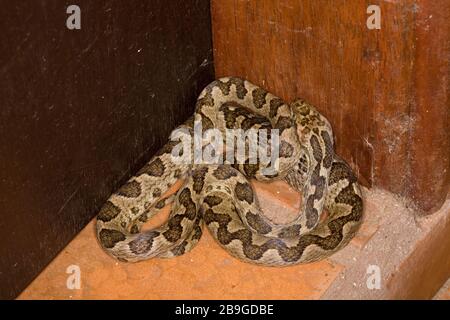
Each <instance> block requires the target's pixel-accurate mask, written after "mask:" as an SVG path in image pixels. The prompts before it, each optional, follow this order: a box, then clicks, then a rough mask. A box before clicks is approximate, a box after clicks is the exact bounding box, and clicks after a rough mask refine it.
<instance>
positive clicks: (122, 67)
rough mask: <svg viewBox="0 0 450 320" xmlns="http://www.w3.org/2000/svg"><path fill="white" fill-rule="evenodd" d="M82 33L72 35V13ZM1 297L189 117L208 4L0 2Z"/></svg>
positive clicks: (209, 72) (202, 79) (201, 76)
mask: <svg viewBox="0 0 450 320" xmlns="http://www.w3.org/2000/svg"><path fill="white" fill-rule="evenodd" d="M72 3H76V4H77V5H78V6H79V7H80V8H81V30H68V29H67V28H66V19H67V17H68V14H67V13H66V8H67V6H68V5H70V4H72ZM0 4H1V8H2V9H1V11H0V30H1V32H0V108H1V109H0V174H1V176H0V213H1V216H0V259H1V260H0V298H3V299H5V298H13V297H15V296H16V295H17V294H18V293H20V291H21V290H22V289H24V287H25V286H26V285H27V284H28V283H29V282H30V281H31V280H32V279H33V278H34V277H35V276H36V275H37V274H38V273H39V272H40V271H41V270H42V269H43V268H44V267H45V266H46V265H47V264H48V263H49V262H50V261H51V259H52V258H53V257H55V255H56V254H57V253H58V252H59V251H60V250H61V249H62V248H63V247H64V246H65V245H66V244H67V243H68V242H69V241H70V240H71V239H72V238H73V237H74V235H75V234H76V233H77V232H78V231H80V229H81V228H83V226H85V225H86V223H87V222H88V221H89V220H90V219H92V218H93V217H94V216H95V214H96V213H97V211H98V209H99V207H100V206H101V205H102V203H103V202H104V201H105V199H107V197H108V195H109V194H110V193H111V192H112V191H113V190H114V189H116V188H117V187H118V186H119V185H120V183H123V182H124V181H125V180H126V179H127V178H128V177H129V176H130V175H131V174H132V173H133V172H135V171H136V170H137V169H138V168H139V167H140V166H141V165H143V163H144V162H145V161H146V159H147V160H148V159H149V157H150V156H151V155H152V153H153V152H155V151H156V150H157V149H158V148H159V147H160V146H161V145H162V144H163V143H164V141H165V140H166V139H167V137H168V135H169V133H170V131H171V129H173V128H174V127H175V126H176V125H177V124H179V123H181V122H182V121H184V120H185V119H186V118H187V117H188V116H189V115H190V114H191V113H192V111H193V108H194V101H195V98H196V96H197V95H198V93H199V92H200V91H201V89H202V87H204V86H205V85H206V84H207V83H208V82H210V81H211V80H212V79H213V66H212V50H211V34H210V12H209V1H208V0H197V1H195V0H188V1H187V0H179V1H172V0H171V1H167V0H165V1H159V0H151V1H150V0H149V1H130V0H120V1H117V0H115V1H112V0H111V1H106V0H103V1H101V0H77V1H70V2H69V1H57V0H54V1H51V0H40V1H35V0H27V1H8V0H0Z"/></svg>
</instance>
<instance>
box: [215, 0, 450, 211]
mask: <svg viewBox="0 0 450 320" xmlns="http://www.w3.org/2000/svg"><path fill="white" fill-rule="evenodd" d="M369 5H378V6H379V8H380V10H381V25H380V27H381V28H380V29H369V28H368V27H367V24H366V22H367V19H368V18H369V16H370V14H369V13H367V8H368V7H369ZM449 12H450V4H449V2H448V1H445V0H438V1H431V0H416V1H406V0H405V1H395V2H392V1H381V0H380V1H370V2H369V1H345V2H343V1H342V2H339V1H327V0H314V1H295V0H283V1H258V0H250V1H241V0H233V1H218V0H213V1H212V23H213V47H214V59H215V68H216V76H217V77H220V76H225V75H237V76H241V77H244V78H247V79H249V80H251V81H253V82H255V83H257V84H259V85H262V86H264V87H265V88H267V89H268V90H270V91H272V92H274V93H275V94H277V95H279V96H281V97H282V98H284V99H286V100H287V101H290V100H292V99H294V98H295V97H303V98H304V99H306V100H308V101H310V102H311V103H313V104H314V105H316V106H317V107H318V108H319V110H320V111H321V112H323V114H324V115H325V116H327V117H328V118H329V119H330V121H331V123H332V125H333V128H334V132H335V136H336V143H337V152H338V153H339V154H340V155H342V156H343V157H344V158H345V159H346V160H347V161H348V162H349V163H350V164H351V165H352V167H353V168H354V169H355V170H356V172H358V175H359V178H360V180H361V182H362V183H363V184H365V185H367V186H376V187H382V188H385V189H387V190H389V191H391V192H394V193H396V194H399V195H402V196H404V197H405V198H407V199H408V200H410V203H411V204H412V205H414V206H415V207H416V208H418V209H420V210H421V211H422V212H428V213H429V212H433V211H434V210H436V209H437V208H439V207H440V206H441V205H442V203H443V201H444V200H445V197H446V195H447V192H448V189H449V181H450V170H449V167H450V154H449V153H450V111H449V103H448V102H449V101H448V92H449V90H448V89H449V79H448V78H449V77H448V75H449V40H448V39H449V37H450V30H449V21H450V17H449Z"/></svg>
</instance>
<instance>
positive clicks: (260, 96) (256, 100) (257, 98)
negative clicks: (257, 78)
mask: <svg viewBox="0 0 450 320" xmlns="http://www.w3.org/2000/svg"><path fill="white" fill-rule="evenodd" d="M266 96H267V91H266V90H264V89H261V88H256V89H255V90H253V91H252V97H253V104H254V105H255V107H256V108H258V109H261V108H262V107H263V106H264V104H265V103H266Z"/></svg>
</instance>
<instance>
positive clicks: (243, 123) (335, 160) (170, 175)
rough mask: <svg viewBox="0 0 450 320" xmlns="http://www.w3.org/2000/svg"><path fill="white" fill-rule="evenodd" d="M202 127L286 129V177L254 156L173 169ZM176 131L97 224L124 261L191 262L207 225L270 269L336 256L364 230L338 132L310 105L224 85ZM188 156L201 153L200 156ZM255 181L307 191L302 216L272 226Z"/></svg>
mask: <svg viewBox="0 0 450 320" xmlns="http://www.w3.org/2000/svg"><path fill="white" fill-rule="evenodd" d="M196 123H201V125H202V130H203V131H205V130H208V129H217V130H219V131H220V132H223V133H225V132H226V130H227V129H242V130H249V129H277V130H278V132H279V157H278V159H277V160H276V167H277V171H276V172H275V173H272V174H270V175H268V174H265V171H264V169H267V167H268V166H269V165H274V163H269V162H266V163H262V162H261V161H259V162H257V163H251V161H249V159H248V158H247V159H245V161H243V163H223V164H193V163H179V162H175V161H173V151H174V150H175V148H176V147H177V146H178V144H179V142H180V141H181V140H182V139H183V138H189V137H192V136H193V131H194V128H195V125H196ZM174 132H177V139H178V140H177V139H175V140H170V141H169V142H167V143H166V144H165V145H164V146H163V147H162V148H161V150H160V151H159V152H158V153H157V154H156V155H155V156H154V157H153V158H152V159H151V160H150V161H149V162H148V163H147V164H146V165H145V166H144V167H143V168H142V169H141V170H140V171H139V172H138V173H137V174H136V175H135V176H133V177H132V178H131V179H130V180H129V181H128V182H127V183H126V184H125V185H123V186H122V187H121V188H120V189H119V190H118V191H117V192H115V193H114V194H112V195H111V197H110V198H109V199H108V201H107V202H106V203H105V205H104V206H103V207H102V208H101V210H100V212H99V214H98V216H97V238H98V240H99V243H100V245H101V246H102V247H103V249H104V250H105V251H106V252H108V253H109V254H111V255H112V256H114V257H116V258H118V259H119V260H121V261H139V260H145V259H149V258H151V257H163V258H168V257H173V256H178V255H181V254H184V253H186V252H188V251H189V250H191V249H192V248H193V247H194V246H195V245H196V244H197V243H198V241H199V239H200V237H201V235H202V224H203V222H204V223H205V225H206V226H207V228H208V229H209V231H210V232H211V234H212V235H213V237H214V238H215V239H216V241H217V242H218V243H219V244H220V245H221V246H222V247H223V248H224V249H225V250H227V251H228V252H229V253H230V254H232V255H233V256H235V257H237V258H238V259H241V260H243V261H246V262H250V263H255V264H260V265H268V266H286V265H292V264H297V263H307V262H312V261H317V260H320V259H323V258H326V257H328V256H330V255H331V254H332V253H334V252H336V251H337V250H339V249H340V248H342V247H343V246H345V245H346V244H347V243H348V242H349V241H350V240H351V239H352V237H353V236H354V234H355V233H356V231H357V230H358V228H359V225H360V223H361V221H362V217H363V201H362V196H361V192H360V188H359V186H358V183H357V179H356V177H355V175H354V174H353V172H352V170H351V168H350V167H349V165H348V164H347V163H346V162H345V161H344V160H343V159H341V158H340V157H338V156H337V155H336V154H335V153H334V149H333V138H332V137H333V134H332V130H331V125H330V124H329V122H328V121H327V119H326V118H325V117H324V116H323V115H321V114H320V113H319V112H318V111H317V110H316V109H315V108H314V107H313V106H311V105H309V104H308V103H306V102H304V101H302V100H296V101H294V102H293V103H291V104H290V105H287V104H286V103H284V102H283V101H282V100H281V99H280V98H278V97H276V96H274V95H272V94H271V93H269V92H267V91H266V90H264V89H263V88H260V87H258V86H256V85H254V84H251V83H250V82H248V81H245V80H242V79H239V78H233V77H229V78H221V79H218V80H215V81H214V82H212V83H211V84H209V85H208V86H207V87H206V88H205V89H204V90H203V91H202V92H201V94H200V95H199V98H198V99H197V103H196V108H195V113H194V116H193V117H191V118H190V119H189V120H188V121H186V122H185V123H184V124H182V125H181V126H179V127H178V128H176V130H174ZM201 147H202V148H205V147H207V145H202V146H201ZM178 151H180V150H178ZM182 152H185V153H193V151H192V148H191V150H181V153H182ZM231 152H233V150H231ZM179 179H184V180H185V182H184V184H183V186H182V187H181V188H180V189H179V191H178V192H177V193H176V195H172V196H170V197H166V198H161V196H162V195H163V194H164V193H165V192H166V191H167V190H168V189H169V188H170V187H171V186H172V185H173V184H175V182H176V181H177V180H179ZM248 179H257V180H262V181H270V180H273V179H284V180H285V181H286V182H288V183H289V184H290V185H291V186H292V187H294V188H295V189H297V190H299V191H301V192H302V194H303V198H304V201H303V202H302V203H303V207H302V209H301V212H300V214H299V216H298V218H297V219H296V220H295V221H293V222H291V223H289V224H282V225H279V224H274V223H273V222H272V221H270V220H269V219H268V218H266V217H265V216H264V215H263V214H262V211H261V209H260V207H259V204H258V199H257V197H256V195H255V193H254V190H253V188H252V186H251V185H250V183H249V181H248ZM170 202H172V203H173V205H172V209H171V213H170V216H169V218H168V220H167V222H166V223H164V224H163V225H162V226H160V227H158V228H155V229H152V230H149V231H145V232H140V227H141V225H142V224H143V223H145V222H146V221H147V220H148V219H149V218H150V217H151V216H153V215H154V214H156V213H157V212H158V210H159V209H161V208H162V207H163V206H165V205H166V204H168V203H170ZM323 208H325V209H326V212H327V214H326V215H323V214H322V212H323Z"/></svg>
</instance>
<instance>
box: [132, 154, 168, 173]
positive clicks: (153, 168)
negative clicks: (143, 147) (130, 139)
mask: <svg viewBox="0 0 450 320" xmlns="http://www.w3.org/2000/svg"><path fill="white" fill-rule="evenodd" d="M164 170H165V167H164V163H163V162H162V161H161V159H160V158H156V159H155V160H153V161H152V162H150V163H147V164H146V165H145V166H144V167H143V168H142V169H141V170H140V171H139V172H138V174H137V175H141V174H147V175H149V176H153V177H161V176H162V175H163V174H164Z"/></svg>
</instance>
